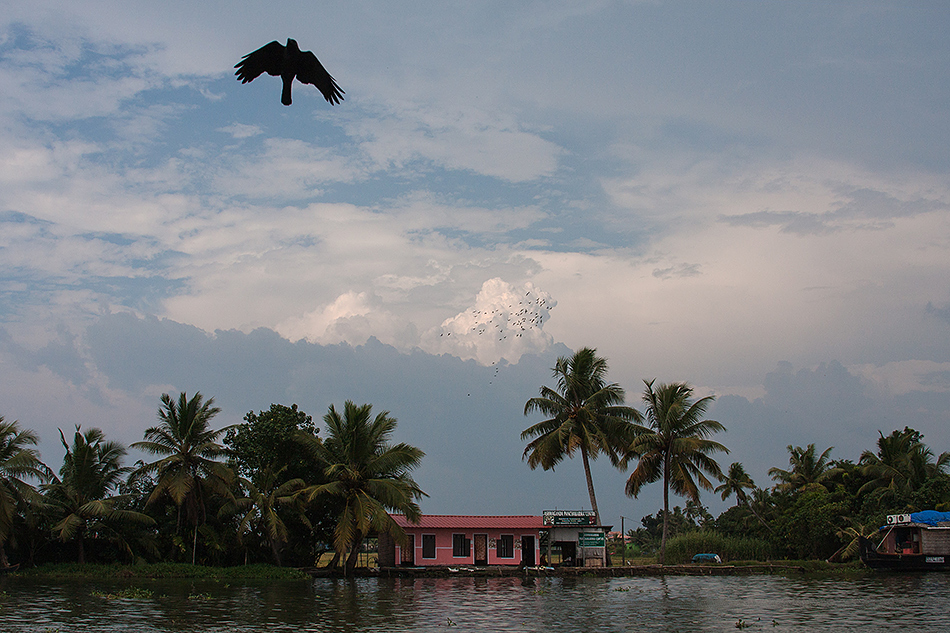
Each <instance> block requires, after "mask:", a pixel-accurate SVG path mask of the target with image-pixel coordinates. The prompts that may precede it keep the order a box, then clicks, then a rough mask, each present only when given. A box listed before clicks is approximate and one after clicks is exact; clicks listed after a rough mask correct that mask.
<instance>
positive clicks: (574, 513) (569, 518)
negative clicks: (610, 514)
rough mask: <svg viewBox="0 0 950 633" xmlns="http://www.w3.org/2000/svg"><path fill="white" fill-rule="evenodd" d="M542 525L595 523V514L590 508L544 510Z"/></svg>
mask: <svg viewBox="0 0 950 633" xmlns="http://www.w3.org/2000/svg"><path fill="white" fill-rule="evenodd" d="M541 520H542V523H544V525H597V515H596V514H594V513H593V512H591V511H590V510H545V511H544V512H542V513H541Z"/></svg>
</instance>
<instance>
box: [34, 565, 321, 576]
mask: <svg viewBox="0 0 950 633" xmlns="http://www.w3.org/2000/svg"><path fill="white" fill-rule="evenodd" d="M16 573H17V575H20V576H29V577H37V578H94V579H103V578H117V579H128V578H192V579H208V580H307V579H309V578H310V575H309V574H307V573H306V572H303V571H301V570H299V569H294V568H292V567H275V566H273V565H265V564H255V565H239V566H235V567H205V566H203V565H191V564H189V563H155V564H144V565H118V564H115V565H100V564H93V563H85V564H82V565H80V564H79V563H55V564H48V565H40V566H39V567H33V568H31V569H25V570H21V571H18V572H16Z"/></svg>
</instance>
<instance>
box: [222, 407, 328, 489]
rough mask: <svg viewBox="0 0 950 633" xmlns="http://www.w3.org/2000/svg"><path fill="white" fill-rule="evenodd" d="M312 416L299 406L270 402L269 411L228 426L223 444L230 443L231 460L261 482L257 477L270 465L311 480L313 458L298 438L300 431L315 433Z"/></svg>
mask: <svg viewBox="0 0 950 633" xmlns="http://www.w3.org/2000/svg"><path fill="white" fill-rule="evenodd" d="M317 432H318V430H317V429H315V428H314V425H313V418H311V417H310V416H309V415H307V414H306V413H304V412H303V411H299V410H298V409H297V405H296V404H294V405H291V406H289V407H287V406H285V405H282V404H271V405H270V409H269V410H268V411H261V412H260V413H254V412H253V411H249V412H248V413H247V415H245V416H244V424H238V425H236V426H234V427H232V428H230V429H228V431H227V434H226V435H225V438H224V444H225V446H227V447H228V456H229V463H230V465H231V467H232V468H234V469H235V471H236V472H237V473H238V474H239V475H240V476H242V477H245V478H248V479H250V480H251V481H253V482H254V483H255V485H257V486H260V485H261V482H260V481H259V480H258V477H259V476H260V475H261V473H264V472H265V471H266V470H267V469H271V470H272V471H276V470H277V469H279V468H283V469H285V470H284V476H285V479H304V480H306V481H308V482H309V483H317V482H315V481H312V478H313V475H314V472H315V470H316V469H315V468H314V461H313V460H312V459H308V458H307V453H305V452H302V451H301V450H300V444H299V443H298V440H297V439H296V438H297V436H298V435H299V434H300V433H306V434H308V435H311V436H316V434H317Z"/></svg>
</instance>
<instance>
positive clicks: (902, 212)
mask: <svg viewBox="0 0 950 633" xmlns="http://www.w3.org/2000/svg"><path fill="white" fill-rule="evenodd" d="M841 195H842V197H843V198H844V199H843V201H842V202H841V203H839V204H838V205H836V206H835V207H834V209H833V210H831V211H825V212H823V213H809V212H804V211H772V210H763V211H755V212H752V213H742V214H738V215H721V216H719V221H720V222H723V223H725V224H728V225H730V226H748V227H752V228H766V227H770V226H778V227H781V228H780V230H781V231H782V232H783V233H794V234H797V235H823V234H826V233H833V232H837V231H843V230H879V229H883V228H887V227H889V226H890V225H891V223H892V222H893V220H895V219H898V218H906V217H913V216H916V215H922V214H925V213H932V212H935V211H945V210H946V209H947V208H948V207H947V205H946V204H944V203H942V202H939V201H937V200H928V199H925V198H920V197H918V198H914V199H913V200H899V199H897V198H895V197H894V196H892V195H890V194H887V193H885V192H883V191H876V190H873V189H868V188H860V189H848V190H842V191H841Z"/></svg>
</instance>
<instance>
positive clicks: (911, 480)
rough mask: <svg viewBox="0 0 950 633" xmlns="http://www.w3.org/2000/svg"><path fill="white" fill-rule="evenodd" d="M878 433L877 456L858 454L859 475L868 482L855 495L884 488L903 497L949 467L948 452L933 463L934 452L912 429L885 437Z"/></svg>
mask: <svg viewBox="0 0 950 633" xmlns="http://www.w3.org/2000/svg"><path fill="white" fill-rule="evenodd" d="M878 434H879V435H880V436H881V437H879V438H878V440H877V447H878V450H877V453H876V454H875V453H873V452H871V451H864V452H863V453H862V454H861V460H860V463H861V473H862V474H863V475H865V476H867V477H870V478H871V479H870V481H868V482H867V483H866V484H864V485H863V486H861V488H860V489H859V490H858V494H865V493H866V492H869V491H872V490H877V489H881V488H886V489H888V490H892V491H894V492H895V493H897V494H899V495H903V496H906V495H909V494H910V493H912V492H914V491H915V490H917V488H919V487H920V486H922V485H923V484H924V483H925V482H926V481H927V480H928V479H930V478H931V477H933V476H934V475H936V474H938V473H942V472H943V471H944V470H945V469H946V467H947V465H948V464H950V453H942V454H941V455H940V456H939V457H937V458H936V460H935V459H934V454H933V451H931V450H930V449H929V448H927V446H926V445H925V444H924V443H923V441H922V440H923V436H922V435H921V434H920V433H919V432H918V431H915V430H914V429H911V428H908V427H904V430H903V431H894V432H893V433H891V434H890V435H888V436H885V435H884V434H883V433H881V432H880V431H878Z"/></svg>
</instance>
